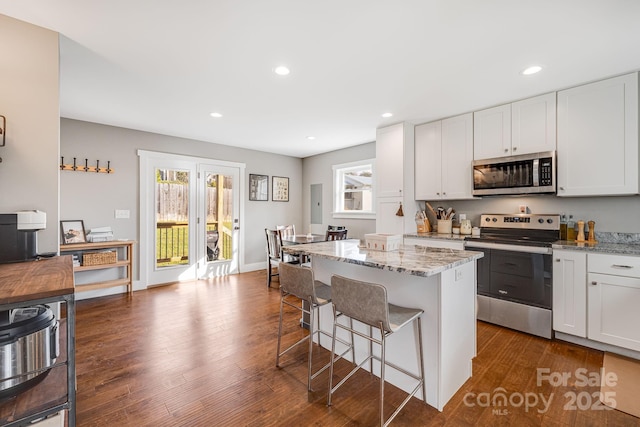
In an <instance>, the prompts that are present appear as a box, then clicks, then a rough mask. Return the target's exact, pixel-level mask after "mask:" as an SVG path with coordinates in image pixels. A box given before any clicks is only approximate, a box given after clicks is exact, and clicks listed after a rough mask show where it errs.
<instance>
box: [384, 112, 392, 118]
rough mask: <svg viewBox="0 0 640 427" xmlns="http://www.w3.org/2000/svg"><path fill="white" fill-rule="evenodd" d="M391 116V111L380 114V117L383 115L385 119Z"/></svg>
mask: <svg viewBox="0 0 640 427" xmlns="http://www.w3.org/2000/svg"><path fill="white" fill-rule="evenodd" d="M391 116H393V114H392V113H384V114H383V115H382V117H384V118H385V119H386V118H388V117H391Z"/></svg>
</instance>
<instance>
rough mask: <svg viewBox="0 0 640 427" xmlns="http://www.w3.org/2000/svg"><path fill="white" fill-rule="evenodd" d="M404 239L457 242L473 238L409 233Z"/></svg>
mask: <svg viewBox="0 0 640 427" xmlns="http://www.w3.org/2000/svg"><path fill="white" fill-rule="evenodd" d="M404 237H418V238H421V239H438V240H457V241H464V239H465V237H471V236H469V235H468V234H440V233H435V232H429V233H407V234H405V235H404Z"/></svg>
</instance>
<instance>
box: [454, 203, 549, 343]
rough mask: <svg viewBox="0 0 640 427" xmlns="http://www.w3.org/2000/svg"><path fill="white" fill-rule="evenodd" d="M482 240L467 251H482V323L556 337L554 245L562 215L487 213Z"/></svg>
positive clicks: (474, 240)
mask: <svg viewBox="0 0 640 427" xmlns="http://www.w3.org/2000/svg"><path fill="white" fill-rule="evenodd" d="M480 222H481V226H480V236H478V237H475V236H472V237H467V238H466V240H465V248H467V249H469V250H473V251H480V252H483V253H484V254H485V256H484V257H483V258H481V259H479V260H478V264H477V265H478V273H477V274H478V320H483V321H485V322H489V323H494V324H497V325H501V326H506V327H508V328H512V329H516V330H519V331H522V332H527V333H530V334H534V335H538V336H541V337H544V338H552V336H553V325H552V314H551V295H552V282H553V269H552V249H551V245H552V243H553V242H555V241H557V240H559V239H560V215H535V214H507V215H504V214H485V215H481V217H480Z"/></svg>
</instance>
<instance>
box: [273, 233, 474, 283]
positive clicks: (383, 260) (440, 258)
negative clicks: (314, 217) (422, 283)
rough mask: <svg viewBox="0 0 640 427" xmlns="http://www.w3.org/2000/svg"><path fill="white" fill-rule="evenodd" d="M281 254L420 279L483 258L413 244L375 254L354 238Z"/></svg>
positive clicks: (290, 249) (290, 250)
mask: <svg viewBox="0 0 640 427" xmlns="http://www.w3.org/2000/svg"><path fill="white" fill-rule="evenodd" d="M283 251H284V252H286V253H288V254H294V255H296V254H301V255H308V256H311V257H320V258H326V259H330V260H334V261H342V262H346V263H350V264H356V265H363V266H366V267H372V268H378V269H383V270H388V271H395V272H397V273H404V274H410V275H413V276H421V277H428V276H433V275H436V274H440V273H442V272H443V271H445V270H449V269H451V268H455V267H457V266H460V265H463V264H466V263H468V262H470V261H474V260H477V259H479V258H482V257H483V256H484V254H483V253H482V252H475V251H459V250H454V249H442V248H427V247H423V246H416V245H401V246H400V249H399V250H397V251H388V252H385V251H374V250H370V249H366V248H364V247H362V246H360V241H359V240H355V239H352V240H336V241H331V242H321V243H309V244H302V245H295V246H287V247H284V248H283Z"/></svg>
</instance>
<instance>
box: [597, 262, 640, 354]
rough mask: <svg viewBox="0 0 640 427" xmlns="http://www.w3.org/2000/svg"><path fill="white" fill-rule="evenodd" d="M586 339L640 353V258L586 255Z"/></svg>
mask: <svg viewBox="0 0 640 427" xmlns="http://www.w3.org/2000/svg"><path fill="white" fill-rule="evenodd" d="M588 263H589V277H588V280H587V292H588V293H587V298H588V322H589V327H588V335H587V336H588V338H589V339H592V340H595V341H600V342H603V343H607V344H612V345H616V346H619V347H624V348H628V349H631V350H636V351H640V327H639V326H640V310H639V307H640V257H628V256H615V255H603V254H589V257H588Z"/></svg>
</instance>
